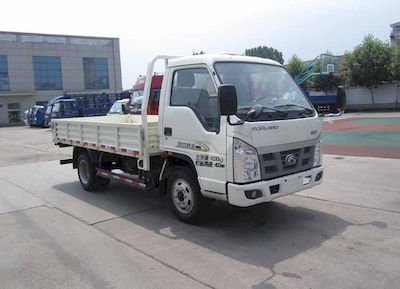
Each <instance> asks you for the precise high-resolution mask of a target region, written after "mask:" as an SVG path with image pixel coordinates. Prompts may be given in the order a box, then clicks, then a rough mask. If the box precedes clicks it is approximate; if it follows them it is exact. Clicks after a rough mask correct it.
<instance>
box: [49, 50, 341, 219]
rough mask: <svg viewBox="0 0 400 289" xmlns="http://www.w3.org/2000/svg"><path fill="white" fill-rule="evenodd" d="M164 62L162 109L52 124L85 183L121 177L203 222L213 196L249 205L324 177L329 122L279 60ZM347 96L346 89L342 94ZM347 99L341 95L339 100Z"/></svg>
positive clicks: (87, 187)
mask: <svg viewBox="0 0 400 289" xmlns="http://www.w3.org/2000/svg"><path fill="white" fill-rule="evenodd" d="M158 60H162V61H164V63H165V76H164V79H163V83H162V89H161V95H160V100H159V102H160V103H159V115H147V109H146V108H147V105H148V96H149V93H150V82H149V81H146V84H145V89H144V98H143V103H142V110H141V115H111V116H101V117H87V118H75V119H73V118H72V119H54V120H52V124H51V127H52V132H53V141H54V142H55V144H57V145H59V146H60V147H62V146H73V156H72V159H67V160H61V161H60V163H61V164H65V163H72V164H73V168H77V169H78V176H79V180H80V183H81V185H82V187H83V188H84V189H85V190H88V191H92V190H96V189H98V188H100V187H101V186H106V185H108V184H109V182H110V179H113V180H118V181H121V182H124V183H126V184H129V185H132V186H134V187H136V188H141V189H147V190H150V189H154V188H157V189H158V190H159V191H160V193H166V194H168V198H169V200H170V204H171V206H172V208H173V210H174V212H175V214H176V215H177V217H178V218H179V219H180V220H181V221H184V222H189V223H193V222H198V221H199V219H200V218H201V216H203V215H204V214H207V206H208V205H209V204H210V201H211V200H221V201H226V202H228V203H229V204H231V205H234V206H240V207H248V206H253V205H256V204H259V203H263V202H269V201H271V200H273V199H275V198H279V197H282V196H285V195H288V194H292V193H295V192H298V191H301V190H304V189H309V188H311V187H313V186H316V185H318V184H320V183H321V182H322V176H323V167H322V164H321V139H320V138H321V124H322V119H321V117H320V116H319V115H318V113H317V112H316V111H315V110H314V108H313V106H312V105H311V103H310V101H309V100H308V99H307V97H306V96H305V95H304V93H303V92H302V90H301V89H300V88H299V87H298V85H297V84H296V83H295V81H294V80H293V78H292V77H291V76H290V74H289V73H288V72H287V71H286V69H285V68H284V67H283V66H282V65H280V64H279V63H277V62H275V61H272V60H267V59H262V58H256V57H247V56H237V55H207V54H205V55H195V56H190V57H171V56H157V57H155V58H154V59H152V61H151V62H150V63H149V66H148V70H147V77H146V79H147V80H150V79H152V75H153V69H154V65H155V63H156V61H158ZM338 95H339V94H338ZM340 101H342V102H341V103H343V100H341V99H338V102H340Z"/></svg>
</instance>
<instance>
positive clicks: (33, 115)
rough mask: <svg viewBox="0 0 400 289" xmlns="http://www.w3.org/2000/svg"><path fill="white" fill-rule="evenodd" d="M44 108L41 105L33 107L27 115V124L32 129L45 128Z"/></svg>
mask: <svg viewBox="0 0 400 289" xmlns="http://www.w3.org/2000/svg"><path fill="white" fill-rule="evenodd" d="M45 111H46V109H45V107H44V106H42V105H34V106H33V107H32V108H31V111H30V113H29V115H27V124H28V125H29V126H34V127H45V126H46V123H45Z"/></svg>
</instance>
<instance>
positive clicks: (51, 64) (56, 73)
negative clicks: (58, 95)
mask: <svg viewBox="0 0 400 289" xmlns="http://www.w3.org/2000/svg"><path fill="white" fill-rule="evenodd" d="M32 62H33V75H34V78H35V89H36V90H62V88H63V86H62V76H61V59H60V57H57V56H32Z"/></svg>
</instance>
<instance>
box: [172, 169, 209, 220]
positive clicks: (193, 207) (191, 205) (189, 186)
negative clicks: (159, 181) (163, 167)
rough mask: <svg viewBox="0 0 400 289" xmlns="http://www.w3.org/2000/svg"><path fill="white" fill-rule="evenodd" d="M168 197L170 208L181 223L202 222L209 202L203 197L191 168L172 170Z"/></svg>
mask: <svg viewBox="0 0 400 289" xmlns="http://www.w3.org/2000/svg"><path fill="white" fill-rule="evenodd" d="M179 190H180V191H179ZM189 191H190V192H189ZM167 195H168V199H169V203H170V206H171V208H172V210H173V211H174V213H175V215H176V216H177V218H178V219H179V220H180V221H182V222H184V223H189V224H197V223H199V222H200V221H201V220H202V217H203V216H204V213H205V211H206V209H207V207H208V204H209V202H207V200H206V198H204V197H203V196H202V195H201V192H200V186H199V183H198V181H197V179H196V177H195V176H194V174H193V173H191V172H190V169H189V167H184V168H183V167H175V168H172V173H171V174H170V176H169V178H168V183H167ZM185 205H186V206H185Z"/></svg>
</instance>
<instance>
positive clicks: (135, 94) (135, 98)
mask: <svg viewBox="0 0 400 289" xmlns="http://www.w3.org/2000/svg"><path fill="white" fill-rule="evenodd" d="M143 91H144V90H143V89H140V90H134V91H132V102H140V103H142V98H143Z"/></svg>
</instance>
